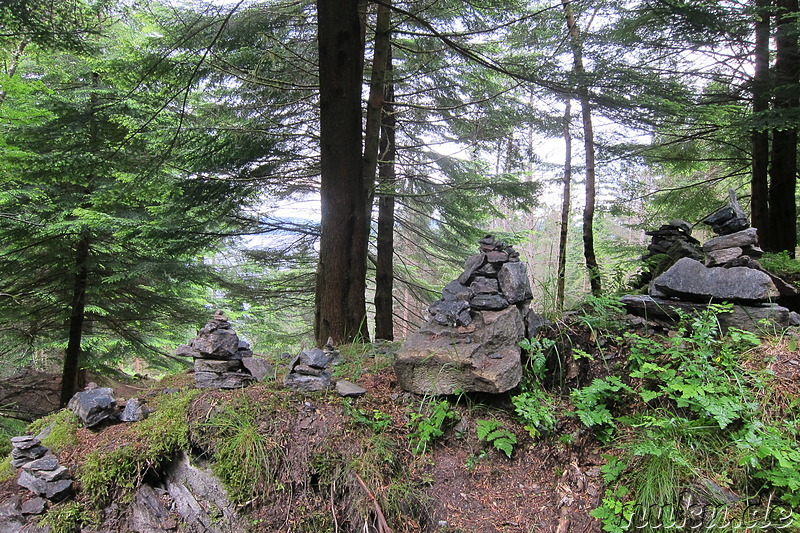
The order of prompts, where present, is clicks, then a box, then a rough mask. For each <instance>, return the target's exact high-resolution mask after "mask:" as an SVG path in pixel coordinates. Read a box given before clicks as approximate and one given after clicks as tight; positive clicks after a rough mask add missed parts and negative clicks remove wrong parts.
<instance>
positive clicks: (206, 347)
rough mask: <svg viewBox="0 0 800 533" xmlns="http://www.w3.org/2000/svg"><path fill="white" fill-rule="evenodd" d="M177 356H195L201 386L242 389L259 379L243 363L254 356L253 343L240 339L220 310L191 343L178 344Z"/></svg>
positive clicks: (197, 382)
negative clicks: (251, 347) (251, 348)
mask: <svg viewBox="0 0 800 533" xmlns="http://www.w3.org/2000/svg"><path fill="white" fill-rule="evenodd" d="M175 353H176V354H177V355H179V356H183V357H192V358H194V379H195V385H196V386H197V387H198V388H217V389H238V388H241V387H246V386H247V385H249V384H250V383H252V382H253V381H255V378H254V377H253V375H252V374H251V373H250V371H249V370H248V369H247V368H246V367H245V365H244V364H243V363H242V360H243V359H244V358H247V357H252V356H253V352H252V351H251V350H250V345H249V344H247V343H246V342H245V341H242V340H240V339H239V337H238V335H236V332H235V331H234V330H233V328H232V327H231V325H230V322H229V321H228V317H227V316H225V314H224V313H222V312H220V311H217V313H215V314H214V318H212V319H211V320H209V321H208V323H207V324H206V325H205V326H204V327H203V328H202V329H201V330H200V331H199V332H198V334H197V337H195V338H194V339H193V340H192V342H191V343H190V344H182V345H180V346H178V348H177V350H176V352H175Z"/></svg>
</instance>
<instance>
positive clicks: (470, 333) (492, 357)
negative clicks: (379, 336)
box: [394, 306, 525, 394]
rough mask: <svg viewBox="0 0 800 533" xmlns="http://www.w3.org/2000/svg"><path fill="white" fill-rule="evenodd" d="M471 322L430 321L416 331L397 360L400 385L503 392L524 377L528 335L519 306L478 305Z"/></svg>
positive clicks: (427, 389)
mask: <svg viewBox="0 0 800 533" xmlns="http://www.w3.org/2000/svg"><path fill="white" fill-rule="evenodd" d="M473 315H474V319H473V321H472V323H471V324H470V325H469V326H463V327H460V328H453V327H449V326H444V325H441V324H438V323H437V322H436V321H433V320H431V321H429V322H427V323H426V324H425V325H423V327H422V328H420V330H419V331H418V332H416V333H414V334H412V335H411V336H410V337H409V338H408V339H407V340H406V342H405V343H404V344H403V346H402V347H401V348H400V351H399V352H398V354H397V359H396V361H395V364H394V370H395V374H396V375H397V381H398V384H399V385H400V387H401V388H403V389H405V390H407V391H410V392H414V393H418V394H453V393H455V392H457V391H461V392H489V393H502V392H505V391H507V390H510V389H512V388H514V387H516V386H517V385H518V384H519V381H520V379H521V378H522V363H521V361H520V348H519V345H518V343H519V341H520V340H522V339H523V338H524V336H525V324H524V323H523V319H522V314H521V312H520V310H519V309H517V307H516V306H511V307H507V308H505V309H502V310H500V311H474V312H473Z"/></svg>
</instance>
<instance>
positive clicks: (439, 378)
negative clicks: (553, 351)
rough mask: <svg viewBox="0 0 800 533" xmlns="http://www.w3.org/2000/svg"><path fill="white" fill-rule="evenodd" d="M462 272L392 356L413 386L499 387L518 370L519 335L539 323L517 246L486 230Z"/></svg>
mask: <svg viewBox="0 0 800 533" xmlns="http://www.w3.org/2000/svg"><path fill="white" fill-rule="evenodd" d="M478 244H479V247H480V248H479V253H478V254H477V255H473V256H471V257H469V258H468V259H467V260H466V263H465V265H464V272H463V273H462V274H461V275H460V276H459V277H458V279H456V280H454V281H452V282H450V283H448V284H447V285H446V286H445V287H444V290H443V291H442V298H441V299H440V300H438V301H437V302H435V303H434V304H433V305H431V306H430V307H429V308H428V311H429V314H430V316H429V318H428V321H427V322H426V323H425V324H423V326H422V327H421V328H420V329H419V330H418V331H417V332H416V333H414V334H412V335H410V336H409V337H408V339H407V340H406V342H405V343H403V346H402V347H401V348H400V351H399V352H398V354H397V359H396V361H395V364H394V370H395V374H396V375H397V381H398V384H399V385H400V387H401V388H403V389H405V390H407V391H410V392H414V393H418V394H452V393H454V392H456V391H463V392H489V393H502V392H505V391H507V390H510V389H512V388H514V387H516V386H517V384H518V383H519V381H520V379H521V377H522V364H521V361H520V355H521V350H520V348H519V344H518V343H519V341H520V340H522V339H523V338H524V337H525V336H526V324H532V323H534V322H535V323H538V324H540V323H541V321H540V320H536V319H538V318H539V317H536V316H535V314H534V313H531V312H530V309H529V308H528V304H529V303H530V300H531V298H532V292H531V287H530V282H529V281H528V272H527V266H526V265H525V263H523V262H521V261H520V259H519V254H518V253H517V252H516V251H515V250H514V249H513V248H512V247H511V246H508V245H507V244H505V243H504V242H502V241H496V240H495V238H494V237H493V236H492V235H487V236H486V237H484V238H482V239H481V240H480V241H478Z"/></svg>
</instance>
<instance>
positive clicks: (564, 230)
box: [556, 98, 572, 312]
mask: <svg viewBox="0 0 800 533" xmlns="http://www.w3.org/2000/svg"><path fill="white" fill-rule="evenodd" d="M571 108H572V100H571V99H570V98H567V99H566V109H565V110H564V129H563V135H564V152H565V154H566V155H565V157H564V186H563V189H562V193H561V195H562V198H561V228H560V231H559V236H558V279H557V280H556V310H558V311H559V312H560V311H562V310H563V309H564V283H565V280H566V277H567V237H568V235H569V206H570V197H569V196H570V188H571V187H570V186H571V183H572V133H571V132H570V127H569V126H570V122H571V119H572V117H571Z"/></svg>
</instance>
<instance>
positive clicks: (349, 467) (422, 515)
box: [0, 321, 800, 533]
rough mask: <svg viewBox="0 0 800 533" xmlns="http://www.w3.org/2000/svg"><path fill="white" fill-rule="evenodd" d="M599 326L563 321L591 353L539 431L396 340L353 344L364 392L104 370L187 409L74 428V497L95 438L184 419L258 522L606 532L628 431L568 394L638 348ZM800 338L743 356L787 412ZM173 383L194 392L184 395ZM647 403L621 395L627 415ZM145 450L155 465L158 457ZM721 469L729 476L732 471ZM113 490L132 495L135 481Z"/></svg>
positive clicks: (138, 441) (350, 362)
mask: <svg viewBox="0 0 800 533" xmlns="http://www.w3.org/2000/svg"><path fill="white" fill-rule="evenodd" d="M626 327H627V328H628V329H636V328H638V331H645V330H647V331H648V332H650V333H652V332H653V331H655V332H656V333H657V335H658V338H663V339H665V340H666V339H669V338H670V335H671V333H670V332H669V331H667V330H666V329H661V330H660V331H659V325H658V324H654V323H648V324H642V323H639V324H638V325H636V326H632V325H628V326H626ZM597 331H598V330H597V329H596V327H595V326H592V325H591V324H586V323H583V322H580V321H574V322H571V323H564V324H560V325H559V329H558V330H557V331H556V330H555V329H554V330H553V332H552V333H553V335H558V336H560V337H561V338H562V339H568V342H569V344H570V346H571V349H572V350H573V354H582V355H580V356H574V357H569V358H566V360H565V364H566V365H567V366H566V367H565V368H563V369H562V376H563V380H564V382H563V383H561V385H560V386H559V387H554V386H553V385H552V384H551V385H550V386H549V388H550V394H549V397H550V398H551V401H552V402H553V412H554V415H555V417H556V421H555V424H554V429H553V430H552V431H550V432H549V433H548V434H546V435H544V436H541V437H538V438H534V437H532V436H531V434H530V432H529V428H527V427H525V425H524V423H523V422H522V421H521V420H520V417H519V416H518V415H517V414H515V409H514V405H513V404H512V396H511V395H510V394H505V395H494V396H492V395H462V396H458V397H449V398H436V397H425V396H418V395H413V394H409V393H406V392H404V391H402V390H401V389H399V387H398V386H397V382H396V378H395V375H394V372H393V370H392V366H391V362H392V359H393V355H392V348H393V347H392V346H389V347H387V346H380V345H379V346H373V345H367V346H365V347H361V348H359V349H356V348H355V347H348V349H345V350H343V357H342V363H341V364H340V365H339V366H338V367H337V369H336V371H335V373H334V375H335V377H337V378H340V379H348V380H350V381H353V382H356V383H358V384H360V385H361V386H362V387H364V388H365V389H366V390H367V394H366V395H365V396H364V397H362V398H359V399H343V398H340V397H339V396H338V395H336V394H335V393H334V392H333V391H324V392H312V393H303V392H297V391H291V390H288V389H286V388H284V387H283V386H282V372H283V369H282V368H281V366H280V365H281V364H283V365H285V364H286V361H285V360H283V361H281V360H280V359H278V360H276V361H275V363H276V370H275V377H276V378H277V379H271V380H265V381H264V382H261V383H258V384H255V385H252V386H250V387H247V388H245V389H241V390H235V391H222V390H201V391H197V390H194V389H193V384H194V379H193V375H192V374H191V372H186V373H182V374H177V375H175V376H171V377H169V378H165V379H164V380H162V381H159V382H154V381H153V382H150V381H145V382H141V383H138V384H131V383H125V384H123V383H118V384H116V385H115V384H114V383H112V382H109V381H105V382H103V383H102V385H104V386H111V387H112V388H114V389H115V390H116V391H117V395H118V396H120V397H138V398H140V399H143V400H144V401H145V403H146V404H147V405H150V406H151V407H154V408H155V409H156V411H155V413H156V415H154V416H157V415H158V414H159V412H160V411H161V407H160V406H161V405H162V402H165V401H169V398H171V397H172V398H174V397H176V396H179V395H185V396H184V397H185V398H187V401H188V403H187V405H188V408H187V409H184V410H183V411H181V413H182V414H180V416H179V418H175V419H174V420H173V421H171V422H163V421H161V422H159V423H160V424H162V425H161V426H158V427H155V428H154V430H151V432H154V433H155V436H153V435H150V436H149V437H148V436H147V435H146V434H145V433H142V432H140V431H138V430H137V429H136V427H137V426H139V425H140V424H144V423H139V424H133V425H124V424H116V425H110V426H106V427H103V428H100V429H99V430H88V429H85V428H78V427H77V426H76V428H75V429H74V438H73V439H71V440H69V441H68V442H66V443H65V444H64V445H63V446H62V447H61V448H60V449H58V450H57V456H58V458H59V460H60V462H61V463H62V464H64V465H66V466H68V467H69V468H70V469H71V471H72V472H73V473H76V476H75V479H76V481H77V483H76V489H77V490H76V496H75V498H76V500H77V501H79V502H83V503H84V504H86V505H87V507H88V506H90V505H91V504H90V503H87V502H89V500H87V496H86V495H85V494H84V493H83V492H82V487H81V482H80V479H81V467H82V465H83V464H85V463H86V462H87V458H89V457H90V456H91V455H92V454H95V453H96V452H97V451H98V450H99V451H102V452H103V453H111V452H112V451H114V450H119V449H123V448H126V447H129V448H133V449H144V448H147V446H151V447H152V442H158V441H159V440H163V439H162V435H161V432H163V431H164V428H165V427H168V426H169V427H171V426H175V427H178V426H179V425H181V424H182V425H184V426H185V427H186V428H187V429H186V431H187V432H188V434H189V438H188V442H189V446H188V451H190V452H191V453H192V454H193V455H194V457H195V458H196V459H197V460H198V461H201V462H202V461H206V462H207V464H213V465H215V466H214V471H215V473H216V474H217V475H218V477H221V478H223V480H224V481H225V482H226V484H227V486H228V487H229V496H230V497H231V499H232V500H233V502H234V503H235V504H236V506H237V508H238V509H239V511H240V512H241V514H242V516H244V518H245V520H246V521H247V523H248V524H249V530H250V531H255V532H262V531H263V532H303V531H308V532H311V531H331V532H335V533H338V532H342V533H345V532H358V531H369V532H378V533H386V532H393V533H401V532H431V533H493V532H503V533H506V532H507V533H511V532H514V533H516V532H519V533H530V532H553V533H567V532H574V533H583V532H599V531H601V529H602V524H601V522H600V520H598V519H596V518H593V517H592V516H591V515H590V513H591V511H592V510H594V509H596V508H598V507H599V506H600V505H601V504H602V500H603V498H604V497H606V489H607V488H608V487H607V486H606V485H605V484H604V480H603V475H602V473H601V467H602V466H603V465H604V464H606V462H607V461H609V459H610V458H611V456H620V454H622V453H625V452H624V451H621V449H620V447H621V446H622V447H624V442H626V441H625V440H624V437H623V436H622V435H620V436H619V437H618V440H617V442H612V443H609V444H608V445H603V444H602V443H601V442H600V441H599V440H597V438H596V436H595V434H594V433H593V432H592V431H590V430H588V429H587V428H585V427H584V426H583V424H582V423H581V421H580V420H579V419H578V417H577V416H576V414H575V406H573V405H572V404H571V403H570V390H574V389H575V388H578V387H585V386H587V385H588V384H589V383H591V382H592V381H593V380H595V379H597V378H603V377H606V376H608V375H609V374H610V372H612V369H613V368H614V367H615V366H617V363H622V362H623V361H625V360H626V359H627V357H628V353H627V350H628V349H629V346H628V345H627V344H626V343H625V342H623V341H621V340H620V339H622V336H620V335H617V336H616V337H612V336H609V337H607V338H605V339H601V338H599V337H598V335H597ZM648 334H649V333H648ZM792 339H794V337H792V336H791V335H786V336H784V337H782V338H779V339H777V340H774V341H771V342H768V343H765V344H764V345H763V346H762V347H761V348H759V351H757V352H753V351H750V352H748V353H749V355H748V357H749V359H747V360H746V361H745V362H744V366H748V365H756V366H758V367H759V368H761V367H763V366H764V364H766V365H767V366H766V369H765V370H767V371H768V373H769V374H770V376H772V378H771V381H770V388H769V391H771V392H770V394H772V396H769V397H768V398H771V400H769V401H767V400H766V398H767V396H765V397H764V398H765V401H764V404H765V405H767V404H772V405H779V404H784V403H785V404H786V405H788V407H786V412H796V411H795V408H794V407H792V405H794V404H792V403H791V402H793V401H796V400H792V399H793V398H794V399H796V398H800V348H798V345H800V342H795V340H792ZM600 345H602V350H600ZM587 355H588V356H590V357H587ZM176 390H178V391H183V392H177V393H176V392H171V391H176ZM558 391H561V392H558ZM764 394H766V392H764ZM776 399H777V400H776ZM163 405H166V404H163ZM639 407H641V406H639ZM634 408H636V407H635V406H633V405H627V404H625V405H622V404H620V405H618V406H617V409H618V410H621V411H622V412H623V413H624V412H627V411H629V410H631V409H634ZM166 410H167V409H166V408H165V409H164V411H166ZM781 412H783V411H781ZM154 416H151V418H150V419H148V421H150V420H152V419H153V418H154ZM487 422H488V423H491V424H494V425H495V426H496V427H497V428H500V429H502V430H503V431H506V432H507V433H506V435H512V436H513V440H515V441H516V442H515V443H513V446H512V449H511V450H509V451H510V456H509V455H507V454H506V453H504V452H503V451H502V450H501V449H500V448H499V447H497V446H496V445H492V443H491V442H490V440H487V439H486V438H483V439H481V438H479V436H480V432H479V430H478V428H479V426H480V425H481V424H485V423H487ZM620 431H622V429H621V428H620ZM148 439H149V441H148ZM148 442H150V444H148ZM248 443H249V444H248ZM231 444H232V445H233V446H231ZM248 446H249V447H248ZM237 447H238V448H237ZM232 450H233V451H232ZM701 451H702V450H701ZM244 457H247V458H248V459H243V458H244ZM162 459H163V458H162ZM146 460H147V461H149V463H148V464H151V465H152V464H158V461H157V460H153V458H152V457H148V458H147V459H146ZM622 460H623V461H627V460H628V459H624V458H622ZM208 461H211V462H210V463H208ZM252 465H255V466H254V468H249V467H250V466H252ZM1 466H2V464H0V467H1ZM151 470H152V471H150V472H145V473H144V474H142V472H141V471H140V472H139V473H138V474H137V476H138V477H135V478H134V479H133V481H134V482H135V483H142V482H145V481H146V480H149V481H148V482H156V483H158V479H157V478H158V474H159V472H158V467H157V466H156V467H153V468H152V469H151ZM1 471H2V468H0V474H1V473H2V472H1ZM153 474H155V476H154V475H153ZM704 475H707V476H713V475H714V471H713V470H709V471H708V472H706V473H705V474H704ZM732 475H734V474H732ZM95 477H97V476H95ZM0 479H2V475H0ZM703 479H705V478H703ZM711 479H714V480H716V481H715V482H716V483H717V484H720V483H722V482H723V481H724V479H723V478H722V477H721V474H720V477H719V478H717V477H712V478H711ZM120 484H122V483H121V482H120ZM715 486H716V485H715ZM230 487H233V488H230ZM108 490H109V491H110V493H112V494H115V493H118V494H117V496H119V495H120V494H121V492H119V491H121V490H122V489H120V488H119V487H113V486H112V487H111V488H110V489H108ZM14 494H16V495H19V496H21V497H22V498H23V500H24V499H28V498H30V495H29V494H27V493H26V491H24V489H21V488H20V487H18V486H17V485H16V483H15V480H14V477H9V478H7V479H6V480H5V481H2V482H0V503H1V502H3V501H5V500H7V499H8V498H9V497H10V496H11V495H14ZM117 501H123V500H120V499H119V498H118V497H117ZM740 501H742V502H744V501H747V500H746V499H744V498H742V499H741V500H740ZM93 505H96V502H95V504H93ZM95 508H98V509H102V508H103V506H102V505H101V506H99V507H98V506H96V507H95ZM95 512H96V513H100V515H97V514H96V515H95V516H96V517H97V516H99V518H96V519H95V525H94V526H92V527H86V528H85V529H83V531H85V532H89V531H92V532H95V531H98V532H99V531H106V532H111V531H127V530H126V529H124V528H120V529H114V528H113V527H112V526H111V525H110V524H111V522H108V521H107V520H106V521H103V520H104V518H103V516H102V511H95ZM89 514H91V513H89ZM382 522H383V523H384V525H385V527H384V526H382V525H381V523H382ZM116 523H120V522H116ZM167 526H168V527H167ZM167 526H165V528H164V531H165V532H166V531H195V530H192V529H187V528H186V527H185V525H181V524H180V520H179V519H178V518H177V517H176V518H175V520H174V521H172V522H170V524H168V525H167Z"/></svg>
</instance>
